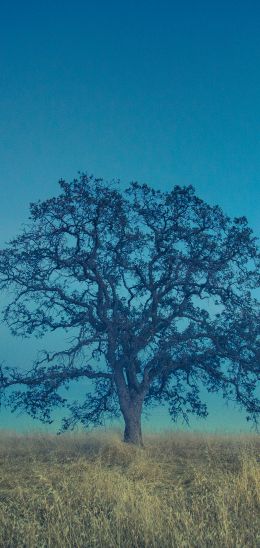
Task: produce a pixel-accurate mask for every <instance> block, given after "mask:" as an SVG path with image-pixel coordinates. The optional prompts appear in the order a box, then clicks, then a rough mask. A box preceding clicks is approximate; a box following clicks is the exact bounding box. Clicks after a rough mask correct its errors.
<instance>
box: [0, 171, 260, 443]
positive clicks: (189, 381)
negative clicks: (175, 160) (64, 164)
mask: <svg viewBox="0 0 260 548" xmlns="http://www.w3.org/2000/svg"><path fill="white" fill-rule="evenodd" d="M59 185H60V189H61V193H60V195H59V196H57V197H54V198H51V199H49V200H46V201H42V202H40V201H39V202H37V203H33V204H31V206H30V211H31V215H30V223H29V224H28V226H26V227H25V228H24V230H23V232H22V233H21V234H20V235H19V236H18V237H17V238H15V239H13V240H12V241H11V242H10V243H9V244H8V245H7V247H6V248H5V249H4V250H2V251H1V252H0V280H1V281H0V287H1V288H2V290H10V291H11V292H12V293H11V294H12V298H11V300H10V302H9V304H8V305H7V306H6V308H5V309H4V311H3V316H4V321H5V322H6V323H7V324H8V326H9V327H10V329H11V332H12V333H13V334H14V335H20V336H30V335H31V334H35V335H37V336H43V335H44V334H45V333H46V332H47V331H57V330H60V329H61V330H64V331H66V332H68V333H69V334H70V335H71V337H70V343H66V345H64V348H62V349H61V350H59V351H56V352H48V351H47V350H45V351H44V352H43V353H42V354H41V355H40V356H38V359H37V360H36V361H35V362H34V363H33V367H32V369H31V370H30V371H27V372H26V373H22V372H21V371H19V370H18V369H17V368H14V367H3V366H2V368H1V376H0V379H1V380H0V386H1V389H2V393H3V394H5V398H6V399H5V401H6V404H7V405H10V406H11V408H12V410H16V409H18V408H19V409H22V410H24V411H26V412H28V413H30V414H31V415H32V416H33V417H39V418H40V419H41V420H43V421H46V422H51V410H52V409H53V408H54V407H55V406H64V407H67V408H68V409H69V410H70V416H69V417H65V418H64V419H63V425H62V431H64V430H66V429H69V428H73V427H74V426H75V425H76V424H77V423H78V422H81V423H82V424H83V425H84V426H88V425H89V424H90V423H93V424H100V423H102V420H103V417H104V416H105V415H109V414H110V415H112V416H120V414H122V415H123V418H124V422H125V432H124V440H125V441H126V442H132V443H134V444H142V433H141V414H142V409H143V407H144V406H148V405H149V404H152V403H154V404H156V403H163V402H168V404H169V412H170V414H171V416H172V418H173V419H176V417H178V416H179V415H182V416H183V418H184V419H185V420H187V421H188V417H189V414H190V413H192V414H193V413H194V414H197V415H198V416H202V417H205V416H206V415H207V408H206V405H205V404H204V403H203V402H202V401H201V399H200V386H201V385H204V386H206V388H207V389H208V390H209V391H210V392H214V391H222V393H223V397H224V398H226V399H231V400H234V401H236V402H237V403H238V404H239V405H240V406H241V407H243V408H245V409H246V411H247V413H248V418H251V419H253V420H254V421H255V422H256V421H257V416H258V413H259V401H258V400H257V397H256V383H257V378H258V376H259V358H260V345H259V339H260V337H259V333H260V330H259V302H258V300H257V298H256V295H255V292H254V290H255V288H257V287H259V278H260V276H259V253H258V251H257V244H256V238H254V237H253V234H252V231H251V229H250V228H248V225H247V220H246V219H245V218H244V217H240V218H235V219H234V220H233V221H232V220H231V219H230V218H229V217H227V216H226V215H224V214H223V212H222V210H221V209H220V208H219V207H218V206H214V207H212V206H210V205H208V204H206V203H205V202H204V201H203V200H201V199H199V198H198V197H197V196H196V195H195V192H194V189H193V188H192V187H191V186H188V187H184V188H181V187H179V186H175V187H174V188H173V190H172V191H171V192H161V191H159V190H154V189H152V188H150V187H149V186H147V185H139V184H138V183H132V184H131V186H130V187H129V188H128V189H127V190H125V191H121V190H120V187H118V186H117V185H116V184H115V183H113V184H108V183H105V182H104V181H103V180H102V179H95V178H94V177H93V176H88V175H87V174H80V175H79V178H78V179H75V180H74V181H73V182H71V183H67V182H65V181H64V180H61V181H60V182H59ZM84 378H86V379H90V380H91V381H92V382H93V386H94V390H91V389H90V390H89V392H88V393H87V395H86V398H85V400H84V402H83V404H82V403H79V402H73V403H69V402H68V400H67V399H66V398H65V397H62V396H61V395H60V394H59V389H60V388H61V387H64V386H65V387H66V388H68V386H69V383H70V381H74V380H79V379H84ZM17 385H20V388H19V389H18V390H17V388H16V386H17ZM8 388H9V389H13V390H14V391H12V390H11V395H9V396H6V393H8V392H10V390H9V391H8V390H6V389H8Z"/></svg>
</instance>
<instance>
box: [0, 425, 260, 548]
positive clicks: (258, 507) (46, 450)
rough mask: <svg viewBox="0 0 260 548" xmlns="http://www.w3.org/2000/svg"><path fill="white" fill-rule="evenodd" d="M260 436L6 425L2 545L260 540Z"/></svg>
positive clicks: (0, 459)
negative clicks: (135, 438)
mask: <svg viewBox="0 0 260 548" xmlns="http://www.w3.org/2000/svg"><path fill="white" fill-rule="evenodd" d="M259 448H260V442H259V439H258V438H257V437H256V436H243V437H238V436H237V437H235V436H230V437H228V436H214V435H207V436H204V435H198V434H181V433H168V434H167V433H165V434H157V435H149V436H148V435H147V436H145V449H139V448H135V447H132V446H129V445H126V444H124V443H122V441H121V440H120V435H119V433H117V432H114V431H111V432H109V433H104V432H103V433H102V432H97V433H92V434H87V433H86V434H78V435H73V434H70V435H63V436H60V437H56V436H53V435H40V434H39V435H37V434H34V435H26V436H25V435H15V434H14V433H11V432H10V433H8V432H4V431H2V432H0V463H1V484H0V546H1V547H3V548H9V547H10V548H13V547H26V548H27V547H28V548H36V547H37V548H41V547H51V548H52V547H53V548H67V547H71V548H76V547H84V548H87V547H102V548H108V547H111V548H115V547H122V548H128V547H129V548H130V547H131V548H134V547H138V548H142V547H147V548H148V547H149V548H152V547H158V548H164V547H167V548H169V547H177V548H181V547H196V548H203V547H209V546H210V547H221V548H222V547H223V548H224V547H227V548H232V547H241V548H242V547H243V548H245V547H257V546H260V521H259V515H260V489H259V488H260V471H259V462H258V460H259V459H258V454H259V453H258V451H259Z"/></svg>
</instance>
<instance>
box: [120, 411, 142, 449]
mask: <svg viewBox="0 0 260 548" xmlns="http://www.w3.org/2000/svg"><path fill="white" fill-rule="evenodd" d="M124 420H125V432H124V442H126V443H133V444H134V445H139V446H141V447H143V439H142V429H141V410H139V409H137V410H134V409H129V412H128V413H125V414H124Z"/></svg>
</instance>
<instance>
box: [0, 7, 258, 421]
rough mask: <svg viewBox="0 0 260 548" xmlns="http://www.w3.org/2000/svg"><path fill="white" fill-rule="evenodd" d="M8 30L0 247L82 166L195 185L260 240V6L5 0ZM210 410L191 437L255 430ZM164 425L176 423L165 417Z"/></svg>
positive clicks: (5, 341) (1, 61) (0, 105)
mask: <svg viewBox="0 0 260 548" xmlns="http://www.w3.org/2000/svg"><path fill="white" fill-rule="evenodd" d="M0 27H1V32H0V52H1V54H0V128H1V139H0V173H1V177H0V190H1V194H0V244H1V245H3V243H4V241H6V240H8V239H9V238H10V237H12V236H14V235H15V234H16V233H17V232H18V230H19V227H20V226H21V223H22V222H24V221H25V220H26V218H27V214H28V204H29V202H31V201H36V200H38V199H39V198H42V199H44V198H46V197H50V196H52V195H53V194H55V193H56V192H57V190H58V187H57V181H58V179H59V178H61V177H64V178H66V179H72V178H74V176H75V175H76V174H77V171H78V170H81V171H85V170H87V171H88V172H89V173H94V174H95V175H96V176H103V177H104V178H107V179H111V178H114V177H115V178H120V179H121V181H122V184H123V185H124V186H125V185H126V184H127V183H128V182H130V181H132V180H138V181H139V182H147V183H149V184H151V185H153V186H154V187H156V188H161V189H163V190H169V189H170V188H171V187H172V186H173V185H174V184H179V185H186V184H192V185H193V186H194V187H195V188H196V191H197V194H198V195H199V196H200V197H202V198H203V199H205V200H206V201H208V202H209V203H211V204H219V205H220V206H221V207H222V208H223V209H224V211H225V212H226V213H228V214H229V215H231V216H239V215H246V216H247V218H248V221H249V224H250V226H251V227H252V228H253V229H254V232H255V234H256V235H257V236H258V237H259V235H260V215H259V203H260V131H259V129H260V4H259V2H257V1H250V0H249V1H248V2H239V1H236V2H233V1H230V2H223V1H218V2H214V1H213V2H208V1H207V2H206V1H204V2H201V1H199V0H198V1H197V2H193V1H189V2H188V1H186V2H185V1H182V2H180V1H179V2H177V1H174V0H173V1H171V2H170V1H169V2H166V1H163V0H162V1H161V2H155V1H149V2H148V1H146V2H145V1H143V2H142V1H139V2H136V1H133V0H132V1H131V2H119V1H113V0H111V1H110V2H107V1H96V2H89V1H84V2H83V1H78V0H75V1H74V2H68V1H66V0H65V1H62V2H61V1H55V2H51V1H49V0H47V1H45V2H30V1H27V2H26V1H24V2H18V1H14V2H13V3H12V4H10V3H7V2H3V3H2V5H1V22H0ZM0 334H1V357H2V359H4V360H5V361H6V363H10V362H15V363H17V365H21V366H22V367H26V366H27V364H28V363H29V362H30V358H31V356H32V354H33V353H34V352H35V351H36V349H37V348H39V346H41V345H42V344H43V343H42V341H40V343H39V342H37V341H34V340H32V341H22V340H19V341H16V340H14V339H13V338H12V337H11V336H10V335H9V334H8V332H7V330H6V328H5V327H1V329H0ZM75 390H78V388H77V389H75ZM208 401H209V409H210V416H209V418H208V420H207V421H206V422H205V421H201V422H200V423H197V422H196V421H193V423H192V426H193V427H194V428H195V427H196V428H197V427H198V428H208V429H220V428H229V429H231V428H232V429H236V430H238V429H245V428H247V423H246V422H245V419H244V415H243V414H241V413H239V412H237V411H235V410H233V408H232V407H228V408H227V407H226V406H225V405H224V404H223V403H222V402H221V400H219V399H218V398H212V397H211V398H210V399H208ZM153 416H154V415H153ZM0 419H1V424H2V425H5V426H8V427H13V428H25V427H28V428H30V427H31V424H32V422H31V421H30V420H29V419H28V418H27V417H22V418H19V419H17V418H15V417H14V416H13V415H11V414H10V413H9V412H3V413H2V414H1V415H0ZM33 425H34V427H37V426H38V423H35V422H34V423H33ZM156 425H157V427H158V428H159V427H163V426H168V425H169V422H168V421H167V420H166V416H165V415H164V414H163V413H162V412H161V411H160V410H157V411H156Z"/></svg>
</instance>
